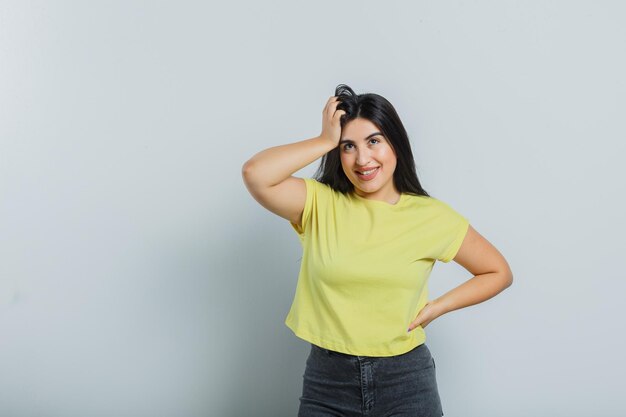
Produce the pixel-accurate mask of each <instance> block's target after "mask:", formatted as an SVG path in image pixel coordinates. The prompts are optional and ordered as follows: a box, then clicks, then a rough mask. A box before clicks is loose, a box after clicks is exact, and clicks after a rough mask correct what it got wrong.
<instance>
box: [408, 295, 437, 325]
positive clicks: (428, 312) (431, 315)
mask: <svg viewBox="0 0 626 417" xmlns="http://www.w3.org/2000/svg"><path fill="white" fill-rule="evenodd" d="M440 315H441V313H440V311H439V308H438V305H437V304H436V302H435V301H434V300H432V301H429V302H427V303H426V305H425V306H424V307H423V308H422V309H421V310H420V312H419V314H418V315H417V317H415V319H414V320H413V321H412V322H411V323H410V324H409V329H408V330H407V333H408V332H410V331H411V330H413V329H414V328H416V327H418V326H420V325H421V326H422V329H424V328H426V326H428V324H429V323H430V322H431V321H433V320H435V319H436V318H437V317H439V316H440Z"/></svg>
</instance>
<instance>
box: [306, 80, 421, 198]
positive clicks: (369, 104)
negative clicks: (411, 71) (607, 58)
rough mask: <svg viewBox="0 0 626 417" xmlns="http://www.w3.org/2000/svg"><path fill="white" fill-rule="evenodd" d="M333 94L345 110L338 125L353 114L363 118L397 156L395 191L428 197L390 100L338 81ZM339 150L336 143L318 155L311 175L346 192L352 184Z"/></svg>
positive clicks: (401, 125)
mask: <svg viewBox="0 0 626 417" xmlns="http://www.w3.org/2000/svg"><path fill="white" fill-rule="evenodd" d="M335 96H337V98H338V99H339V100H340V101H341V103H339V105H338V106H337V110H344V111H345V112H346V113H345V114H344V115H342V116H341V121H340V122H341V128H342V129H343V127H344V126H345V125H346V124H347V123H348V122H350V121H351V120H354V119H356V118H362V119H367V120H369V121H370V122H372V123H373V124H374V125H376V127H378V129H380V132H381V133H382V134H383V135H384V136H385V138H387V140H388V141H389V142H390V144H391V147H392V148H393V150H394V152H395V154H396V159H397V163H396V169H395V171H394V172H393V182H394V185H395V186H396V188H397V189H398V191H399V192H401V193H407V194H414V195H421V196H426V197H430V195H429V194H428V193H427V192H426V190H424V188H422V185H421V184H420V182H419V179H418V178H417V173H416V171H415V160H414V159H413V151H411V144H410V142H409V136H408V135H407V133H406V129H405V128H404V125H403V124H402V121H401V120H400V117H399V116H398V113H397V112H396V109H394V107H393V106H392V105H391V103H390V102H389V101H387V99H386V98H384V97H382V96H380V95H378V94H373V93H368V94H355V93H354V91H352V89H351V88H350V87H348V86H347V85H345V84H339V85H338V86H337V88H335ZM339 152H340V147H339V146H337V147H335V148H334V149H333V150H332V151H330V152H328V153H327V154H325V155H324V156H323V157H322V161H321V162H320V166H319V167H318V169H317V171H316V172H315V174H314V178H315V179H316V180H318V181H319V182H322V183H324V184H328V185H330V187H331V188H333V189H334V190H336V191H339V192H341V193H343V194H346V193H350V192H352V191H354V184H352V183H351V182H350V180H349V179H348V177H346V174H345V172H343V169H342V167H341V157H340V155H339Z"/></svg>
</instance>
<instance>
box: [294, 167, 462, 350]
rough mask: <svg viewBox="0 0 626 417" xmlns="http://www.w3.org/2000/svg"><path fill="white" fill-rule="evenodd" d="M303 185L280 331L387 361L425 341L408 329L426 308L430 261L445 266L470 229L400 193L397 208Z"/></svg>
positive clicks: (424, 200)
mask: <svg viewBox="0 0 626 417" xmlns="http://www.w3.org/2000/svg"><path fill="white" fill-rule="evenodd" d="M303 179H304V181H305V183H306V190H307V195H306V203H305V206H304V211H303V213H302V227H300V226H298V225H297V224H295V223H292V222H290V224H291V226H292V227H293V229H294V230H295V231H296V233H297V234H298V237H299V238H300V243H301V244H302V248H303V256H302V262H301V265H300V273H299V276H298V283H297V285H296V291H295V296H294V299H293V303H292V305H291V309H290V310H289V314H288V315H287V317H286V319H285V324H286V325H287V327H289V328H290V329H291V330H292V331H293V332H294V334H295V335H296V336H297V337H299V338H301V339H304V340H306V341H308V342H310V343H313V344H315V345H318V346H321V347H324V348H326V349H330V350H334V351H338V352H343V353H348V354H351V355H360V356H393V355H399V354H402V353H406V352H408V351H409V350H411V349H413V348H414V347H416V346H418V345H420V344H422V343H424V342H425V341H426V334H425V332H424V329H423V328H422V327H421V326H418V327H416V328H415V329H413V330H412V331H411V332H410V333H407V328H408V327H409V324H410V323H411V322H412V321H413V319H415V317H416V316H417V314H418V312H419V311H420V310H421V309H422V308H423V307H424V305H425V304H426V303H427V302H428V285H427V281H428V276H429V275H430V272H431V270H432V268H433V265H434V264H435V261H436V260H439V261H442V262H449V261H450V260H452V258H454V256H455V255H456V253H457V251H458V249H459V247H460V246H461V243H462V242H463V238H464V237H465V234H466V233H467V229H468V226H469V221H468V220H467V218H465V217H463V216H462V215H460V214H459V213H457V212H456V211H455V210H454V209H452V208H451V207H450V206H449V205H447V204H446V203H444V202H442V201H441V200H438V199H435V198H433V197H425V196H414V195H411V194H406V193H403V194H402V195H401V197H400V200H399V201H398V202H397V203H396V204H389V203H386V202H384V201H378V200H368V199H366V198H364V197H361V196H359V195H358V194H355V193H349V194H342V193H341V192H339V191H335V190H333V189H332V188H331V187H330V186H329V185H326V184H323V183H321V182H319V181H317V180H315V179H313V178H303Z"/></svg>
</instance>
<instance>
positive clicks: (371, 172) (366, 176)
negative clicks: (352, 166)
mask: <svg viewBox="0 0 626 417" xmlns="http://www.w3.org/2000/svg"><path fill="white" fill-rule="evenodd" d="M379 168H380V167H376V168H373V169H368V170H361V171H355V172H356V175H357V177H359V179H361V180H363V181H369V180H371V179H374V177H375V176H376V174H378V170H379Z"/></svg>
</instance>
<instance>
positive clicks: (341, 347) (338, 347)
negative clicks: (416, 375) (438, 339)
mask: <svg viewBox="0 0 626 417" xmlns="http://www.w3.org/2000/svg"><path fill="white" fill-rule="evenodd" d="M285 325H287V327H288V328H289V329H290V330H291V331H292V332H293V334H294V335H296V336H297V337H298V338H300V339H302V340H305V341H307V342H309V343H313V344H314V345H316V346H319V347H322V348H325V349H330V350H334V351H335V352H341V353H347V354H348V355H359V356H376V357H383V356H384V357H388V356H397V355H402V354H404V353H407V352H409V351H411V350H412V349H414V348H416V347H417V346H419V345H421V344H423V343H424V342H426V337H421V336H414V337H412V338H411V339H410V340H409V342H408V343H407V344H403V345H401V346H402V348H401V349H400V348H398V350H397V351H392V350H390V349H379V350H377V349H367V350H360V349H354V348H352V347H350V346H347V345H346V344H344V343H338V342H333V341H328V340H324V339H322V338H320V337H318V336H315V335H313V334H311V333H308V332H306V331H304V330H300V329H296V328H295V327H292V326H291V324H290V323H289V322H288V321H285ZM412 331H415V330H412Z"/></svg>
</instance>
